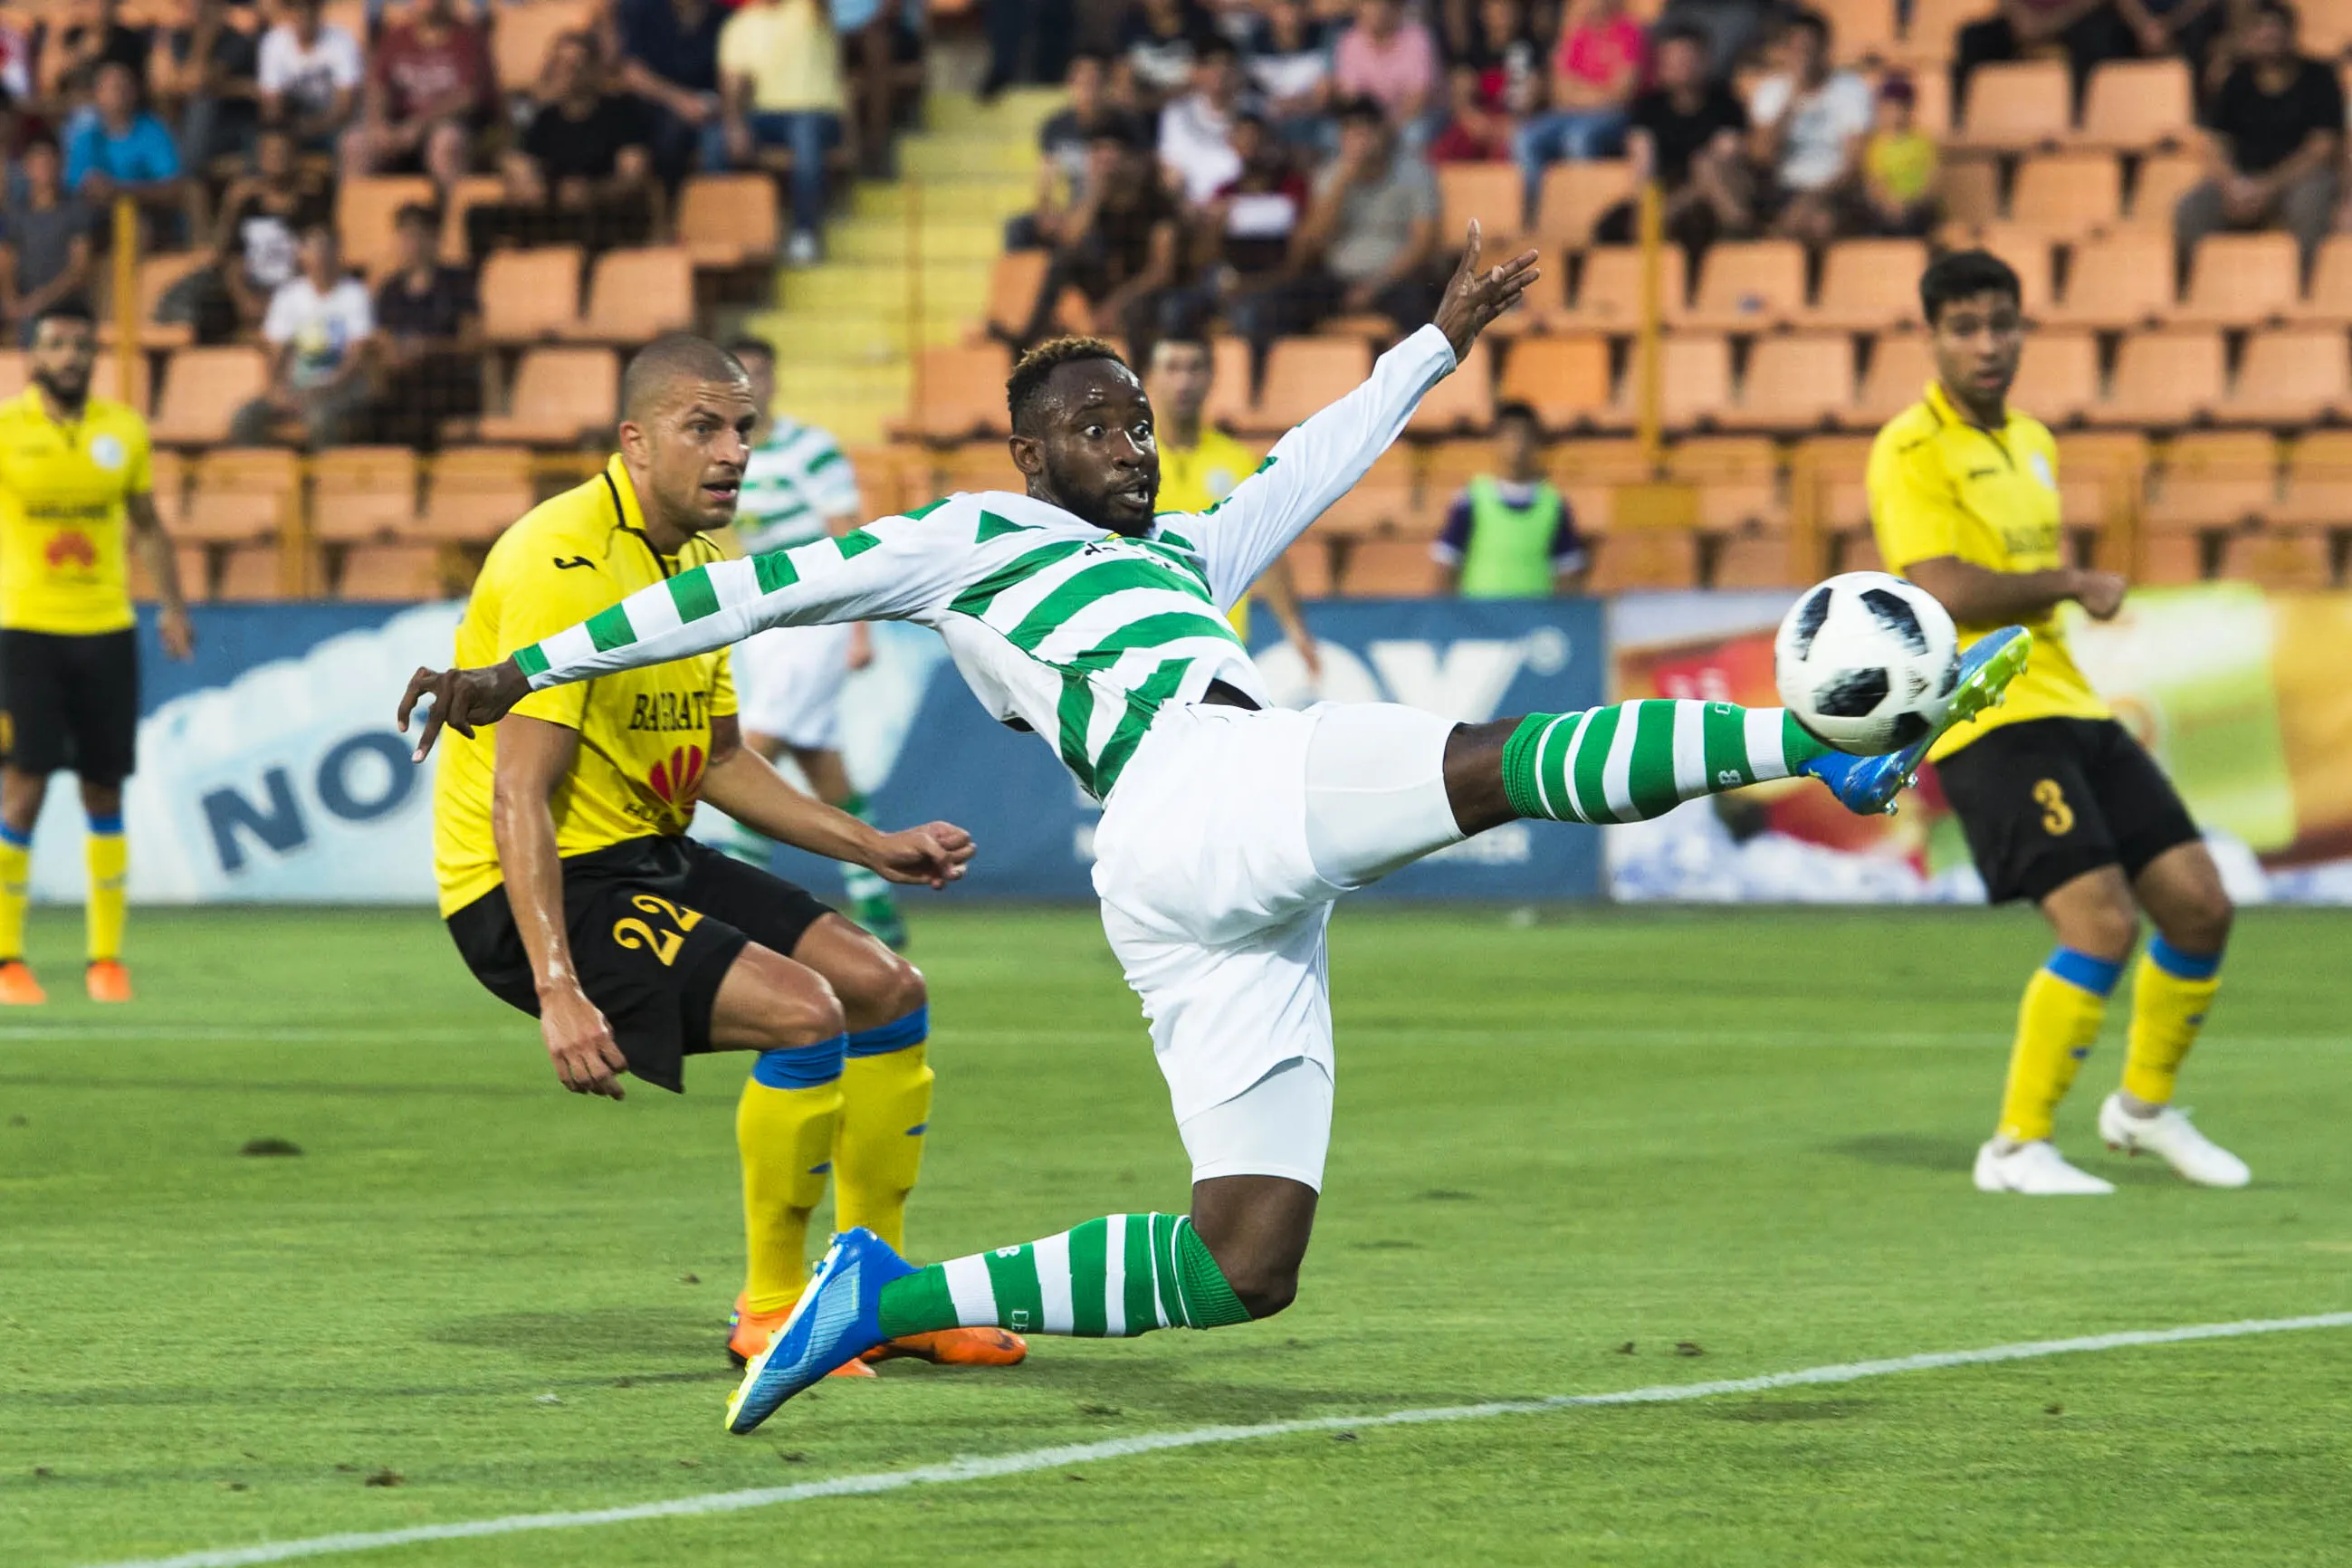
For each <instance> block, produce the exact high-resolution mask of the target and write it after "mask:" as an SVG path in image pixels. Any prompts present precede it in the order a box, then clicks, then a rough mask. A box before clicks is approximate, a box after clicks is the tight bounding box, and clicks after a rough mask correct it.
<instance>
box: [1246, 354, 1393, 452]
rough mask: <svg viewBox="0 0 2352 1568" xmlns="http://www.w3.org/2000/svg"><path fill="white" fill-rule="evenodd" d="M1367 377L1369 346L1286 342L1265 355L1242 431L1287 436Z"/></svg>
mask: <svg viewBox="0 0 2352 1568" xmlns="http://www.w3.org/2000/svg"><path fill="white" fill-rule="evenodd" d="M1371 373H1372V350H1371V345H1370V344H1369V343H1366V342H1361V341H1360V340H1358V339H1353V338H1284V339H1282V340H1280V341H1279V342H1276V344H1275V345H1274V347H1273V348H1272V349H1271V350H1270V351H1269V352H1268V353H1267V354H1266V359H1265V385H1264V386H1263V387H1261V388H1260V389H1259V391H1258V398H1257V406H1256V407H1255V408H1254V409H1253V410H1252V411H1251V414H1250V417H1249V420H1248V421H1247V423H1246V424H1244V426H1243V428H1244V429H1246V430H1249V431H1252V432H1255V433H1257V434H1264V435H1271V434H1274V433H1276V432H1277V431H1283V430H1287V429H1289V428H1290V427H1291V426H1293V425H1296V424H1297V423H1298V422H1299V421H1300V420H1302V419H1304V418H1306V417H1307V416H1308V415H1310V414H1313V413H1314V412H1316V411H1317V410H1318V409H1319V408H1322V407H1324V406H1326V405H1328V404H1330V403H1332V402H1335V401H1336V400H1338V399H1339V397H1341V396H1343V395H1346V394H1347V393H1349V392H1350V391H1352V390H1354V389H1355V388H1356V387H1358V386H1360V385H1361V384H1363V382H1364V379H1365V378H1366V377H1367V376H1369V375H1370V374H1371Z"/></svg>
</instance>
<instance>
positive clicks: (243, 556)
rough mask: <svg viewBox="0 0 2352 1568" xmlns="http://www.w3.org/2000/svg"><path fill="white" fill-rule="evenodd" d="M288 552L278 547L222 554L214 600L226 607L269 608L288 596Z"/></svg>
mask: <svg viewBox="0 0 2352 1568" xmlns="http://www.w3.org/2000/svg"><path fill="white" fill-rule="evenodd" d="M285 584H286V552H285V551H284V550H283V549H282V548H281V547H280V546H278V545H276V544H239V545H232V546H230V547H229V548H228V549H226V550H224V551H222V552H220V574H219V578H218V580H217V581H216V582H215V584H213V597H214V598H215V600H218V601H220V602H222V603H225V604H246V605H250V604H268V603H270V602H271V601H273V600H277V599H282V598H285V597H286V596H287V595H286V585H285Z"/></svg>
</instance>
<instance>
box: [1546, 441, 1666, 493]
mask: <svg viewBox="0 0 2352 1568" xmlns="http://www.w3.org/2000/svg"><path fill="white" fill-rule="evenodd" d="M1549 467H1550V468H1551V471H1552V474H1553V475H1554V477H1555V478H1556V479H1558V480H1559V483H1560V484H1562V485H1577V484H1638V483H1640V482H1641V481H1643V480H1644V479H1654V478H1655V477H1656V475H1654V473H1653V472H1652V471H1651V465H1650V459H1649V457H1648V455H1647V454H1646V453H1644V452H1643V450H1642V444H1641V443H1640V442H1639V441H1635V440H1632V439H1630V438H1628V437H1622V436H1615V437H1599V438H1591V437H1588V438H1586V439H1583V440H1577V441H1563V442H1561V443H1560V444H1559V446H1557V447H1553V448H1552V449H1551V458H1550V464H1549Z"/></svg>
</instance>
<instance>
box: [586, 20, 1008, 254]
mask: <svg viewBox="0 0 2352 1568" xmlns="http://www.w3.org/2000/svg"><path fill="white" fill-rule="evenodd" d="M542 3H544V0H542ZM782 227H783V226H782V219H781V217H780V216H779V214H778V211H777V206H776V183H775V181H773V180H772V179H770V178H768V176H767V175H765V174H697V175H695V176H694V177H693V178H691V179H689V180H688V181H687V182H686V188H685V190H684V191H682V192H681V193H680V194H679V195H678V203H677V241H678V243H679V244H680V245H683V246H685V247H686V248H687V253H688V255H690V256H692V257H693V258H694V264H695V265H696V266H697V267H750V266H757V265H764V264H766V263H768V262H771V261H773V260H774V259H775V258H776V252H777V250H778V249H779V248H781V247H782ZM1030 297H1031V298H1032V299H1034V298H1035V297H1036V296H1035V292H1034V290H1032V292H1031V295H1030Z"/></svg>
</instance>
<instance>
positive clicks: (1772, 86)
mask: <svg viewBox="0 0 2352 1568" xmlns="http://www.w3.org/2000/svg"><path fill="white" fill-rule="evenodd" d="M1775 53H1776V57H1777V58H1776V60H1775V64H1776V65H1777V66H1778V70H1777V71H1776V72H1775V73H1774V74H1773V75H1771V76H1768V77H1766V78H1765V79H1763V80H1762V81H1759V82H1758V83H1757V84H1756V90H1755V91H1754V92H1753V93H1752V94H1750V95H1749V97H1748V119H1749V120H1750V121H1752V129H1751V130H1750V132H1749V134H1748V141H1749V147H1750V153H1749V155H1750V157H1751V158H1752V159H1753V161H1754V163H1755V164H1756V167H1757V169H1758V171H1759V174H1760V176H1761V179H1762V181H1763V196H1762V200H1761V202H1760V203H1759V206H1760V207H1761V209H1762V210H1763V212H1764V213H1766V214H1767V215H1769V216H1770V218H1771V221H1772V225H1773V226H1774V227H1775V228H1776V229H1777V230H1778V231H1779V232H1780V233H1781V234H1784V235H1786V236H1788V237H1790V238H1791V239H1799V240H1802V241H1803V242H1804V243H1806V244H1807V245H1811V246H1822V245H1826V244H1828V243H1829V242H1830V241H1831V240H1832V239H1835V238H1836V237H1838V236H1840V235H1842V234H1852V233H1854V232H1856V231H1858V230H1859V229H1861V228H1862V227H1864V226H1865V225H1866V221H1867V209H1866V206H1865V203H1864V195H1863V190H1862V179H1861V174H1862V148H1863V142H1864V138H1866V137H1867V136H1868V135H1869V134H1870V131H1871V126H1872V124H1873V122H1874V121H1875V119H1876V117H1877V105H1876V101H1875V99H1874V95H1873V94H1872V92H1871V90H1870V83H1868V82H1867V81H1865V80H1864V79H1862V77H1861V75H1860V74H1859V73H1857V72H1854V71H1851V70H1845V69H1843V68H1840V69H1832V68H1831V65H1830V58H1831V57H1830V25H1829V22H1828V21H1827V19H1825V18H1824V17H1822V16H1821V14H1820V13H1818V12H1814V11H1800V12H1798V13H1796V15H1794V16H1791V17H1790V18H1789V21H1788V25H1787V26H1784V27H1783V28H1782V29H1781V30H1780V40H1779V42H1778V44H1777V46H1776V49H1775Z"/></svg>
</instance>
